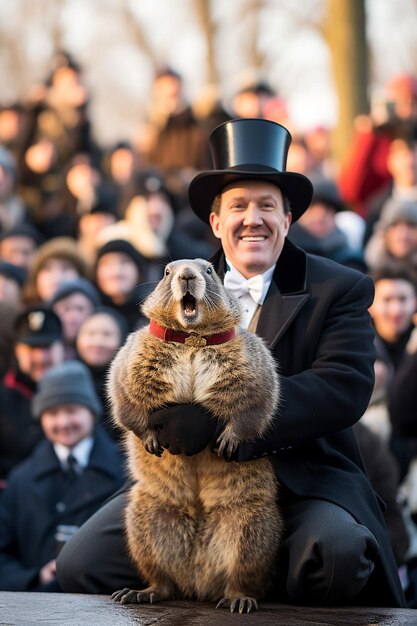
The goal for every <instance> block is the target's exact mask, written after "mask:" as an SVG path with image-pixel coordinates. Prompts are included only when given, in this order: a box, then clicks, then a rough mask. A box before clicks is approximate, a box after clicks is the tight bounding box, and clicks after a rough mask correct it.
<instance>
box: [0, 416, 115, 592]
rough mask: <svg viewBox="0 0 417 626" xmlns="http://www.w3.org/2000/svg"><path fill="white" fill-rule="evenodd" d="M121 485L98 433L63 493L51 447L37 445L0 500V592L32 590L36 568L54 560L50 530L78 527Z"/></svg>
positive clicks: (111, 448) (110, 447)
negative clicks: (79, 471) (78, 473)
mask: <svg viewBox="0 0 417 626" xmlns="http://www.w3.org/2000/svg"><path fill="white" fill-rule="evenodd" d="M124 480H125V476H124V475H123V467H122V461H121V457H120V455H119V453H118V451H117V449H116V447H115V444H114V443H113V442H112V441H111V439H110V438H109V436H108V435H107V434H106V433H104V432H103V431H102V430H101V429H100V428H97V429H96V432H95V437H94V445H93V448H92V451H91V455H90V459H89V463H88V466H87V467H86V468H85V470H84V471H83V474H82V476H81V477H80V478H79V479H78V480H77V481H76V482H75V483H74V484H71V486H70V487H69V488H68V486H66V483H65V480H63V475H62V470H61V466H60V463H59V460H58V457H57V456H56V454H55V451H54V449H53V447H52V445H51V443H50V442H49V441H47V440H44V441H42V442H41V443H40V444H39V445H38V446H37V447H36V448H35V450H34V451H33V453H32V454H31V455H30V457H28V458H27V459H26V460H25V461H23V462H22V463H20V464H19V465H18V466H16V468H15V469H14V470H13V471H12V472H11V473H10V476H9V481H8V485H7V488H6V489H5V490H4V492H3V493H2V494H1V496H0V589H2V590H6V591H25V590H28V589H30V588H31V587H32V586H34V585H36V584H37V579H38V574H39V570H40V569H41V567H42V566H43V565H45V564H46V563H49V561H51V560H52V559H54V558H55V557H56V544H55V531H56V527H57V526H58V525H62V524H65V525H74V526H81V524H83V523H84V522H85V521H86V520H87V519H88V518H89V517H90V516H91V515H92V514H93V513H94V512H95V511H97V509H99V508H100V506H101V505H102V504H103V503H104V501H105V500H107V498H108V497H109V496H110V495H111V494H113V493H114V492H115V491H117V490H118V489H119V487H120V486H121V485H122V484H123V482H124Z"/></svg>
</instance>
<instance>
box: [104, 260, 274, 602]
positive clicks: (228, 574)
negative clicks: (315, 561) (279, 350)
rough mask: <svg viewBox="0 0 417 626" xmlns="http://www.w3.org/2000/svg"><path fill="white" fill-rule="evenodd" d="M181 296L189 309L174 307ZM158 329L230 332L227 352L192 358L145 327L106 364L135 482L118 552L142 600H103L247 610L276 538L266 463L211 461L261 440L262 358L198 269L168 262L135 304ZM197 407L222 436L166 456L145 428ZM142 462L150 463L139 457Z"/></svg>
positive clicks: (203, 352)
mask: <svg viewBox="0 0 417 626" xmlns="http://www.w3.org/2000/svg"><path fill="white" fill-rule="evenodd" d="M187 292H188V294H191V295H192V296H193V297H194V298H195V305H194V309H195V310H194V311H193V310H192V308H193V305H188V306H185V305H184V302H185V301H184V299H183V298H184V296H185V294H186V293H187ZM143 311H144V313H145V315H146V316H147V317H148V318H149V319H151V320H154V321H155V322H157V323H158V324H159V325H162V326H165V327H168V328H171V329H174V330H177V331H186V332H191V331H193V332H195V333H196V334H198V335H200V336H207V335H212V334H216V333H220V332H224V331H226V330H228V329H230V328H236V330H237V334H236V336H235V337H234V338H233V339H231V340H230V341H226V342H225V343H221V344H219V345H207V346H204V347H192V346H189V345H186V344H184V343H176V342H168V341H163V340H161V339H159V338H157V337H155V336H154V335H152V334H151V333H150V332H149V327H147V328H143V329H141V330H139V331H136V332H134V333H132V334H131V335H130V336H129V338H128V340H127V342H126V344H125V346H124V347H123V348H122V349H121V350H120V351H119V353H118V355H117V356H116V358H115V360H114V362H113V364H112V367H111V370H110V375H109V384H108V392H109V398H110V401H111V403H112V407H113V415H114V420H115V422H116V423H117V424H118V425H119V426H120V427H121V428H122V429H124V430H125V431H128V436H127V444H128V453H129V462H130V469H131V473H132V475H133V477H134V478H135V480H136V481H137V482H136V484H135V486H134V487H133V488H132V490H131V492H130V497H129V504H128V507H127V511H126V527H127V538H128V546H129V550H130V554H131V557H132V559H133V561H134V562H135V564H136V566H137V568H138V572H139V574H140V576H141V577H142V578H143V579H145V580H146V581H148V583H149V587H148V588H147V589H144V590H141V591H137V590H128V589H124V590H121V591H119V592H115V593H114V594H113V597H114V599H115V600H116V601H120V602H122V603H125V602H149V601H150V602H155V601H158V600H164V599H168V598H197V599H200V600H218V599H220V598H221V599H222V600H221V602H220V603H219V604H220V605H222V606H230V608H231V610H234V609H235V608H236V609H239V608H240V610H245V611H249V610H251V609H252V608H254V607H255V608H256V600H255V599H256V598H258V597H260V596H261V595H262V594H263V593H264V592H265V590H266V588H267V584H268V581H269V579H270V576H271V571H272V566H273V563H274V561H275V558H276V552H277V547H278V544H279V540H280V535H281V525H282V523H281V518H280V514H279V510H278V507H277V504H276V502H277V484H276V479H275V475H274V472H273V469H272V466H271V463H270V461H269V460H268V459H260V460H256V461H253V462H250V463H236V462H227V461H226V460H225V459H224V458H223V456H222V453H225V452H229V453H230V452H231V451H233V450H234V449H235V448H236V446H237V445H238V444H239V443H240V442H242V441H244V440H254V439H256V437H259V436H260V435H262V434H263V433H264V432H265V431H266V429H267V428H268V426H269V425H270V423H271V420H272V417H273V414H274V412H275V409H276V406H277V402H278V376H277V374H276V365H275V363H274V361H273V358H272V356H271V353H270V351H269V350H268V349H267V347H266V346H265V344H264V343H263V341H262V340H261V339H260V338H259V337H257V336H256V335H253V334H250V333H248V332H246V331H245V330H242V329H239V324H240V322H241V309H240V304H239V302H238V301H237V300H236V299H235V298H234V297H232V296H231V295H230V294H229V293H228V292H227V291H226V290H225V288H224V286H223V284H222V282H221V280H220V279H219V277H218V276H217V274H216V273H215V272H214V269H213V267H212V265H211V264H210V263H208V262H207V261H203V260H201V259H196V260H194V261H188V260H187V261H185V260H184V261H174V262H173V263H170V264H169V265H168V266H167V268H166V271H165V276H164V278H163V279H162V280H161V282H160V283H159V284H158V286H157V288H156V289H155V291H154V292H153V293H152V294H151V295H150V296H149V297H148V299H147V300H146V302H145V304H144V306H143ZM190 402H193V403H198V404H200V405H202V406H204V407H205V408H207V409H208V410H210V411H211V412H212V413H213V414H214V415H215V416H216V417H217V419H218V420H219V422H221V423H222V424H223V425H224V428H223V432H222V434H221V435H220V437H219V439H218V441H217V445H218V448H219V454H220V456H216V454H214V453H213V452H211V451H210V450H209V449H206V450H204V451H203V452H201V453H200V454H197V455H195V456H193V457H187V456H184V455H171V454H169V452H164V453H163V454H162V456H158V455H161V453H162V449H161V448H160V446H159V443H158V440H157V438H156V435H155V432H154V431H153V430H152V429H150V427H149V425H148V417H149V415H150V413H151V412H152V411H154V410H155V409H157V408H159V407H161V406H162V405H164V404H167V403H180V404H181V403H190ZM150 452H152V454H151V453H150Z"/></svg>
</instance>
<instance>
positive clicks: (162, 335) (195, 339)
mask: <svg viewBox="0 0 417 626" xmlns="http://www.w3.org/2000/svg"><path fill="white" fill-rule="evenodd" d="M149 332H150V333H151V335H154V337H158V338H159V339H163V340H164V341H175V342H176V343H185V344H187V346H193V348H202V347H203V346H215V345H217V344H219V343H226V341H230V340H231V339H233V338H234V337H236V330H235V329H234V328H230V329H229V330H226V331H225V332H224V333H216V334H215V335H207V336H205V337H203V336H201V335H198V334H197V333H193V332H191V333H185V332H182V331H180V330H172V328H165V326H160V324H157V323H156V322H154V321H153V320H151V323H150V325H149Z"/></svg>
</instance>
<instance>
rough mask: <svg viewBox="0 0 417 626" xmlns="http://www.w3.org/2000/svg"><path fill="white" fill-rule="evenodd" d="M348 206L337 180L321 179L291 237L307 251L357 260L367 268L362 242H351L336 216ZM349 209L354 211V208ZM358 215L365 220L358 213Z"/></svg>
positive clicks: (351, 261) (345, 260)
mask: <svg viewBox="0 0 417 626" xmlns="http://www.w3.org/2000/svg"><path fill="white" fill-rule="evenodd" d="M345 210H346V207H345V206H344V203H343V202H342V199H341V198H340V195H339V192H338V189H337V187H336V185H335V183H333V181H331V180H322V181H319V182H318V183H316V185H315V191H314V195H313V199H312V201H311V204H310V206H309V207H308V209H307V211H306V212H305V213H304V214H303V215H302V216H301V217H300V219H299V220H298V221H297V222H296V223H295V224H294V225H293V226H292V227H291V228H290V231H289V234H288V237H289V239H290V240H291V241H292V242H293V243H295V244H296V245H298V246H301V247H302V248H303V249H304V250H305V251H306V252H310V253H311V254H319V255H320V256H324V257H327V258H329V259H333V260H334V261H338V262H339V263H343V264H345V265H353V264H354V263H356V264H357V266H358V267H359V265H360V264H362V267H363V268H364V262H363V254H362V250H361V248H360V245H359V244H357V245H356V246H355V247H354V246H353V245H351V243H350V241H349V239H348V237H347V235H346V233H345V232H344V231H343V230H342V229H341V228H339V226H338V224H337V221H336V216H337V215H338V214H339V213H340V212H342V211H345ZM349 213H351V215H353V213H352V212H349ZM355 218H357V219H358V220H361V218H359V217H358V216H356V215H355ZM355 218H354V219H355ZM355 221H356V220H355ZM355 225H356V224H355Z"/></svg>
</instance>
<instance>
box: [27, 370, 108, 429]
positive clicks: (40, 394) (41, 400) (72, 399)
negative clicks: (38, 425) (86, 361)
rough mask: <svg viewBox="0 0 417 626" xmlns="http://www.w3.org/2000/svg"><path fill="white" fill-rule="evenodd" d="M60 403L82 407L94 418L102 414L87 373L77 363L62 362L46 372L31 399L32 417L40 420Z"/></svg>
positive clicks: (90, 378) (91, 380) (87, 371)
mask: <svg viewBox="0 0 417 626" xmlns="http://www.w3.org/2000/svg"><path fill="white" fill-rule="evenodd" d="M61 404H81V405H82V406H86V407H87V408H88V409H90V410H91V411H92V412H93V413H94V415H96V416H97V415H100V413H101V412H102V407H101V404H100V400H99V399H98V396H97V393H96V390H95V388H94V383H93V379H92V377H91V374H90V371H89V370H88V368H87V367H86V366H85V365H83V363H81V362H80V361H75V360H74V361H64V362H63V363H60V364H59V365H55V366H54V367H51V368H50V369H49V370H48V371H47V372H46V374H45V375H44V376H43V377H42V378H41V380H40V382H39V387H38V391H37V393H36V394H35V395H34V396H33V399H32V414H33V416H34V417H36V418H39V417H40V416H41V415H42V413H43V412H44V411H47V410H48V409H52V408H54V407H57V406H59V405H61Z"/></svg>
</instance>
